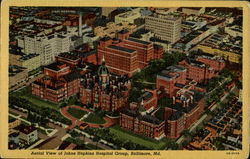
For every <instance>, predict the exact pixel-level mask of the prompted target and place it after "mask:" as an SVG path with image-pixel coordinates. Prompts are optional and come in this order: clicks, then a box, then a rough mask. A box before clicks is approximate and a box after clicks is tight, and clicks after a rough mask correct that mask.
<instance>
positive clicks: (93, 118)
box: [84, 113, 106, 124]
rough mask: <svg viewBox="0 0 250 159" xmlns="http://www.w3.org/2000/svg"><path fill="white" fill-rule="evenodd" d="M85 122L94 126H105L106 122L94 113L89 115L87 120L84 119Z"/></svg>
mask: <svg viewBox="0 0 250 159" xmlns="http://www.w3.org/2000/svg"><path fill="white" fill-rule="evenodd" d="M84 121H85V122H88V123H94V124H104V123H105V122H106V121H105V120H104V119H103V118H101V117H99V116H98V115H96V114H93V113H91V114H89V116H88V117H87V118H86V119H84Z"/></svg>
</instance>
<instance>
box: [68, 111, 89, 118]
mask: <svg viewBox="0 0 250 159" xmlns="http://www.w3.org/2000/svg"><path fill="white" fill-rule="evenodd" d="M68 113H69V114H71V115H72V116H73V117H75V118H77V119H80V118H82V117H83V115H85V114H87V113H88V112H86V111H84V110H80V109H76V108H69V109H68Z"/></svg>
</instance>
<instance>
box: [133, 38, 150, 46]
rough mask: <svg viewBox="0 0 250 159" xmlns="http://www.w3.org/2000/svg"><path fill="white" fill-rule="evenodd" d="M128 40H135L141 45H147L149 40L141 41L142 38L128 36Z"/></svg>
mask: <svg viewBox="0 0 250 159" xmlns="http://www.w3.org/2000/svg"><path fill="white" fill-rule="evenodd" d="M128 40H129V41H133V42H136V43H140V44H143V45H149V44H150V42H147V41H143V40H139V39H135V38H131V37H130V38H128Z"/></svg>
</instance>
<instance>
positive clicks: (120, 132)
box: [109, 125, 167, 150]
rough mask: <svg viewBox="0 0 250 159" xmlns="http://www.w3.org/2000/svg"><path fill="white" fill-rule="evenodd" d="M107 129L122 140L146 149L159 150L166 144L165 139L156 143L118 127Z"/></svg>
mask: <svg viewBox="0 0 250 159" xmlns="http://www.w3.org/2000/svg"><path fill="white" fill-rule="evenodd" d="M109 129H110V132H111V133H114V134H115V135H117V136H118V137H119V138H120V139H122V140H130V141H131V142H134V143H137V144H140V145H143V146H146V147H148V148H153V149H157V150H160V149H163V148H164V147H165V146H166V144H167V140H166V138H165V139H162V140H160V141H157V140H154V139H150V138H146V137H140V136H139V135H137V134H133V133H132V132H129V131H126V130H124V129H122V128H120V127H119V126H118V125H115V126H113V127H110V128H109Z"/></svg>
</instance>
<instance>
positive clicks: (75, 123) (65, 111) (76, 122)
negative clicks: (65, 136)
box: [60, 105, 114, 129]
mask: <svg viewBox="0 0 250 159" xmlns="http://www.w3.org/2000/svg"><path fill="white" fill-rule="evenodd" d="M69 108H75V109H80V110H83V111H86V112H90V113H94V111H92V110H90V109H87V108H84V107H80V106H77V105H71V106H66V107H63V108H61V109H60V112H61V114H62V115H63V116H64V117H65V118H67V119H69V120H71V125H70V126H69V127H68V128H67V129H72V128H74V127H75V126H80V125H81V124H83V123H86V124H88V126H89V127H93V128H107V127H110V126H112V125H114V122H113V121H112V120H111V119H110V118H108V117H104V118H103V119H104V120H105V121H106V122H105V123H104V124H95V123H88V122H85V121H81V120H80V119H77V118H75V117H73V116H72V115H71V114H69V113H68V109H69Z"/></svg>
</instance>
